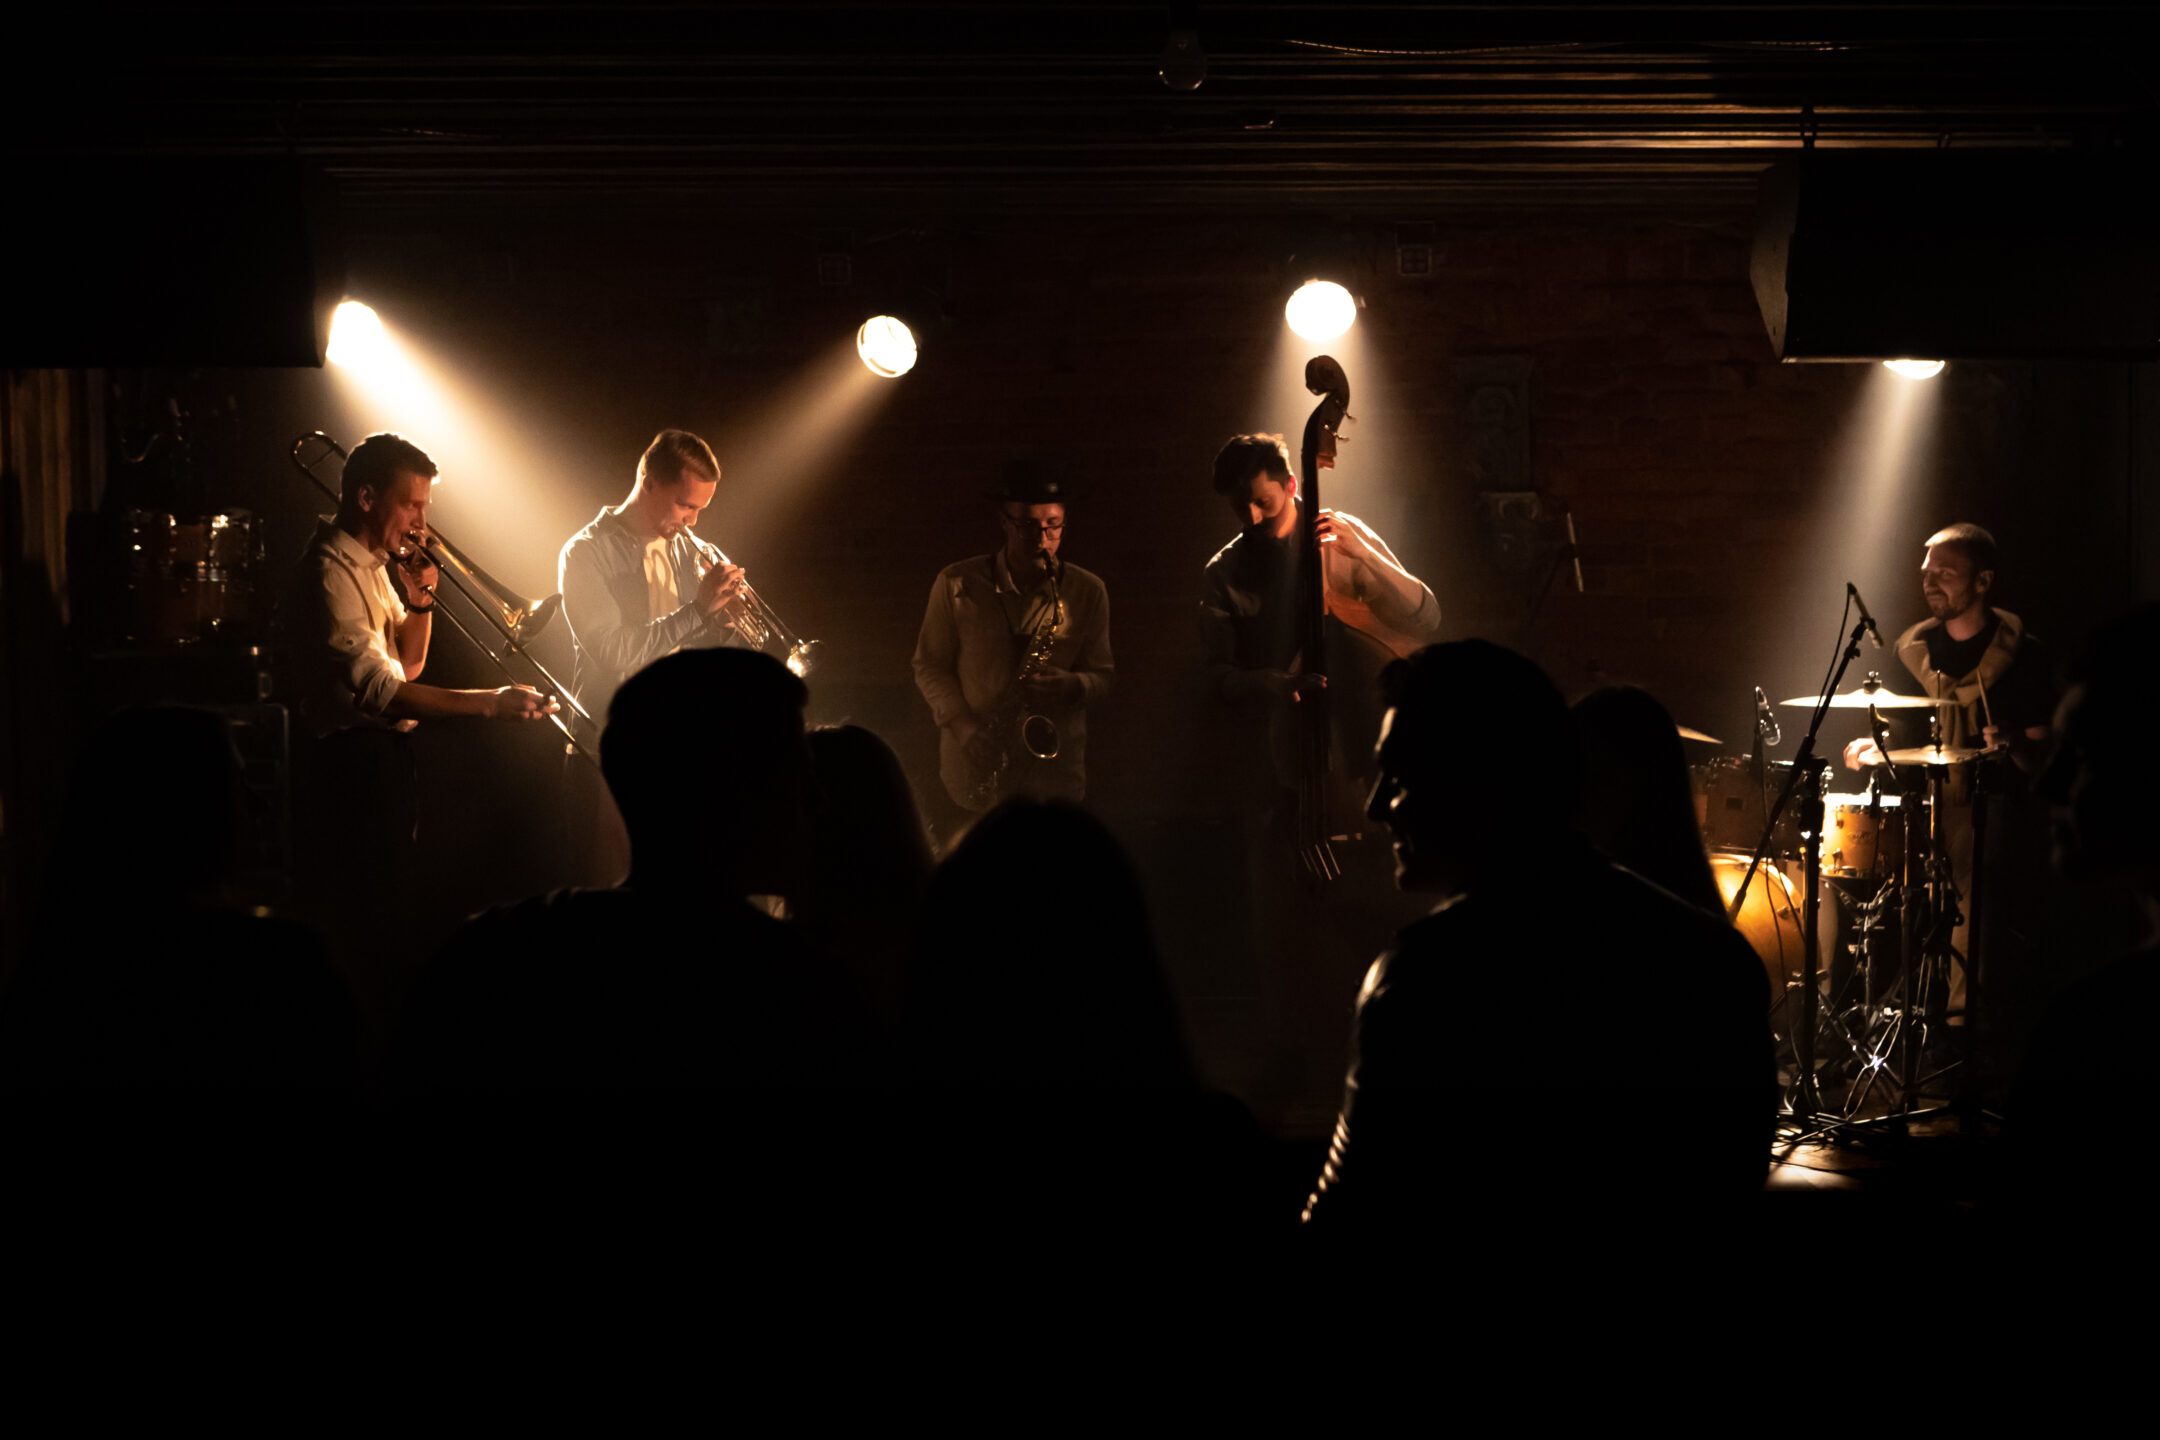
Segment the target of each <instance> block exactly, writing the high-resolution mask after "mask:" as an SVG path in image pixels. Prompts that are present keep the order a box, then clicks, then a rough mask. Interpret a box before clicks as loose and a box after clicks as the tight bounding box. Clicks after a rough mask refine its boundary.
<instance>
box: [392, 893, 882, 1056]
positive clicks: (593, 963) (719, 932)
mask: <svg viewBox="0 0 2160 1440" xmlns="http://www.w3.org/2000/svg"><path fill="white" fill-rule="evenodd" d="M859 1025H860V1019H859V1007H858V1006H856V1005H855V1004H854V1003H853V1002H852V1000H851V998H850V996H849V994H848V992H846V990H845V987H844V985H843V983H842V982H841V981H840V979H839V977H838V976H837V975H836V973H835V971H834V969H833V967H832V966H831V965H830V963H829V962H827V961H826V960H825V959H824V957H823V956H822V955H820V954H819V953H818V952H816V951H814V950H812V949H811V948H810V947H808V946H807V945H805V944H804V943H803V942H802V941H801V940H799V939H798V938H797V937H796V936H795V935H793V934H792V933H791V932H790V931H789V930H788V928H787V927H786V926H784V925H782V924H781V923H780V922H779V921H777V920H774V919H773V918H772V917H770V916H768V915H765V914H762V913H761V912H759V911H757V910H754V909H752V908H751V907H750V906H749V905H747V904H744V903H743V902H741V901H739V900H729V899H722V900H717V901H716V900H713V899H710V898H708V897H702V896H694V897H673V896H661V897H654V896H648V895H640V894H638V893H636V892H633V891H629V890H568V891H558V892H556V893H554V894H552V895H548V896H546V897H543V898H541V899H536V900H528V901H524V902H522V903H520V904H516V905H511V906H506V907H503V908H501V909H498V910H493V911H489V912H487V913H486V914H483V915H481V916H480V917H478V918H477V919H475V920H473V921H472V922H471V923H470V924H468V925H467V926H466V927H465V928H464V929H463V930H462V931H460V932H459V933H458V934H457V935H456V936H455V937H453V938H452V940H451V941H450V943H449V944H448V945H447V946H446V947H445V948H444V950H443V951H442V953H441V954H440V955H439V956H438V957H437V959H436V961H435V963H434V964H432V965H431V966H430V967H429V969H428V972H427V974H426V975H424V976H423V978H422V981H421V983H420V984H419V985H418V986H416V987H415V990H414V994H413V997H412V1001H411V1003H410V1005H409V1006H408V1009H407V1014H406V1017H405V1024H404V1027H403V1030H404V1033H403V1036H402V1043H401V1047H400V1050H401V1056H402V1061H403V1065H402V1069H403V1071H404V1074H405V1080H406V1083H407V1085H408V1086H410V1087H414V1088H418V1089H422V1090H426V1089H435V1088H447V1089H502V1090H528V1089H544V1090H545V1089H569V1090H616V1089H625V1088H627V1089H646V1088H663V1089H671V1088H704V1087H712V1086H719V1087H723V1088H739V1087H744V1086H750V1087H756V1086H763V1085H779V1084H798V1085H799V1084H805V1083H807V1084H812V1085H815V1084H817V1083H819V1082H820V1081H821V1080H823V1079H825V1078H826V1077H827V1076H829V1075H830V1073H831V1070H832V1062H831V1059H830V1056H829V1055H828V1053H827V1051H828V1045H827V1043H826V1042H827V1041H828V1040H829V1041H831V1042H833V1043H834V1044H835V1045H844V1044H845V1042H846V1039H847V1037H850V1036H852V1035H853V1034H854V1033H856V1032H857V1030H858V1029H859Z"/></svg>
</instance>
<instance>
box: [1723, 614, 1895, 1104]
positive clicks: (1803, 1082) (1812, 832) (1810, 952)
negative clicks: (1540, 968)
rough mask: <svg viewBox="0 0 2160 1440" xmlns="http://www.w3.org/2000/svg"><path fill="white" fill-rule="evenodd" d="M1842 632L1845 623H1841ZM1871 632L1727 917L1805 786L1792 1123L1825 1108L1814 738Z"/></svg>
mask: <svg viewBox="0 0 2160 1440" xmlns="http://www.w3.org/2000/svg"><path fill="white" fill-rule="evenodd" d="M1852 608H1853V607H1852V598H1851V596H1850V595H1849V594H1848V596H1847V597H1846V602H1845V613H1846V614H1847V615H1850V614H1851V613H1852ZM1839 625H1840V628H1841V629H1842V628H1843V620H1842V618H1841V619H1840V622H1839ZM1867 632H1868V620H1867V617H1866V616H1865V614H1863V615H1862V616H1861V618H1860V619H1858V620H1856V621H1854V622H1853V627H1852V631H1851V633H1850V634H1849V635H1847V636H1846V639H1845V646H1844V650H1843V651H1842V652H1841V653H1840V655H1839V657H1838V661H1837V664H1836V665H1835V666H1834V667H1832V669H1831V672H1830V675H1829V677H1828V678H1827V679H1826V680H1825V681H1824V684H1823V689H1822V693H1821V695H1820V696H1819V697H1818V698H1817V699H1816V702H1815V713H1814V715H1813V716H1811V717H1810V718H1809V720H1808V729H1807V734H1806V735H1805V736H1803V737H1802V738H1801V741H1800V749H1799V750H1798V752H1796V753H1795V754H1794V755H1793V759H1792V772H1791V773H1790V774H1789V775H1787V776H1786V778H1785V786H1784V788H1783V789H1782V790H1780V791H1779V792H1778V798H1777V803H1776V804H1775V805H1773V806H1772V807H1771V808H1770V812H1769V814H1767V815H1766V816H1765V817H1764V818H1763V833H1762V838H1761V839H1760V840H1759V841H1757V842H1756V845H1755V855H1754V858H1753V859H1752V860H1750V861H1749V862H1748V868H1747V873H1746V874H1745V875H1743V876H1741V877H1740V886H1739V888H1738V889H1737V890H1736V891H1734V892H1733V898H1732V905H1731V908H1730V909H1729V910H1728V911H1727V912H1726V914H1727V918H1728V919H1737V918H1738V917H1739V914H1740V907H1741V905H1742V904H1743V903H1744V902H1745V901H1746V900H1747V892H1748V886H1749V884H1750V883H1752V882H1753V880H1754V879H1755V872H1756V871H1757V870H1759V869H1761V868H1762V863H1763V861H1764V860H1765V859H1767V858H1768V857H1769V854H1770V844H1771V839H1772V837H1773V836H1775V835H1776V834H1777V824H1778V821H1779V820H1780V819H1782V818H1783V817H1784V814H1785V807H1786V806H1787V805H1789V804H1791V803H1792V800H1793V797H1794V795H1795V794H1797V793H1799V791H1800V788H1801V785H1802V784H1803V783H1805V785H1806V787H1807V790H1806V794H1805V795H1804V796H1803V797H1802V799H1801V802H1800V835H1801V838H1802V840H1803V842H1804V847H1803V848H1804V853H1805V855H1806V862H1805V863H1806V865H1807V900H1806V908H1804V909H1803V910H1802V911H1801V912H1800V946H1801V950H1802V952H1803V954H1802V958H1801V967H1802V969H1801V980H1800V1021H1799V1023H1798V1024H1797V1025H1795V1026H1794V1027H1793V1046H1794V1068H1795V1072H1796V1073H1795V1077H1794V1081H1793V1090H1792V1099H1791V1102H1790V1107H1789V1108H1790V1110H1791V1112H1792V1116H1793V1118H1794V1119H1796V1120H1799V1121H1802V1122H1806V1121H1808V1120H1811V1119H1813V1118H1814V1116H1815V1114H1816V1112H1817V1111H1818V1110H1819V1109H1820V1107H1821V1099H1822V1097H1821V1095H1820V1093H1819V1091H1818V1087H1817V1079H1816V1075H1815V1031H1816V1027H1817V1025H1818V1024H1819V1017H1820V1013H1821V1008H1822V994H1821V986H1822V957H1821V955H1820V954H1819V953H1818V951H1817V949H1816V946H1817V944H1818V942H1819V940H1820V931H1821V928H1822V927H1821V920H1820V906H1821V904H1822V828H1823V801H1822V792H1823V777H1824V776H1825V775H1826V774H1827V773H1828V771H1829V768H1830V766H1829V762H1828V761H1827V760H1825V759H1823V758H1822V757H1821V756H1819V755H1817V754H1816V753H1815V737H1816V736H1817V735H1818V734H1819V733H1820V732H1821V730H1822V727H1823V720H1824V719H1825V718H1826V717H1827V716H1828V715H1829V714H1830V700H1831V697H1833V696H1834V695H1836V694H1837V691H1838V686H1839V685H1840V684H1841V683H1843V681H1844V679H1845V671H1846V669H1847V668H1848V667H1849V666H1851V664H1852V662H1853V661H1855V660H1857V659H1859V658H1860V641H1861V638H1862V637H1863V636H1865V635H1866V634H1867Z"/></svg>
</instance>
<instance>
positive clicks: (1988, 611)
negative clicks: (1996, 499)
mask: <svg viewBox="0 0 2160 1440" xmlns="http://www.w3.org/2000/svg"><path fill="white" fill-rule="evenodd" d="M1996 575H1997V551H1996V547H1995V537H1994V536H1992V535H1990V534H1989V533H1988V532H1987V531H1985V530H1983V529H1981V528H1980V527H1979V526H1978V525H1971V524H1966V523H1963V522H1960V523H1958V524H1956V525H1948V526H1945V527H1944V528H1942V529H1940V530H1938V531H1936V532H1935V533H1934V534H1933V535H1930V536H1929V537H1928V538H1927V552H1926V555H1925V557H1924V558H1923V559H1922V561H1921V563H1920V594H1921V598H1922V599H1923V600H1924V601H1925V602H1926V603H1927V608H1928V618H1927V619H1925V620H1922V621H1920V622H1919V623H1918V624H1916V625H1914V626H1912V627H1911V628H1910V629H1908V630H1907V631H1905V633H1904V634H1902V635H1900V636H1898V638H1897V644H1896V645H1895V647H1894V648H1895V649H1896V651H1897V656H1898V659H1900V660H1902V661H1904V662H1905V668H1906V669H1907V670H1909V671H1911V672H1912V675H1913V678H1914V679H1915V680H1917V681H1918V682H1919V683H1920V689H1921V691H1922V692H1923V693H1924V694H1926V695H1928V696H1930V697H1931V698H1934V699H1937V700H1941V701H1943V702H1944V703H1943V704H1942V705H1940V706H1938V707H1936V712H1935V713H1936V714H1938V715H1939V716H1940V721H1939V724H1938V727H1937V734H1936V735H1934V736H1933V737H1930V736H1928V735H1926V734H1905V735H1901V734H1899V733H1898V731H1897V727H1898V726H1899V724H1900V723H1901V719H1902V717H1898V716H1897V712H1895V711H1892V712H1888V713H1887V714H1886V715H1885V717H1884V718H1885V720H1886V722H1887V723H1888V724H1890V725H1891V726H1892V735H1893V739H1894V740H1896V741H1899V742H1901V743H1904V744H1909V745H1912V746H1919V745H1924V744H1926V743H1927V742H1928V741H1929V739H1930V738H1932V739H1934V740H1935V741H1936V742H1937V743H1939V744H1941V745H1942V746H1944V747H1946V748H1949V749H1976V750H1993V749H1996V748H1997V747H2007V748H2008V749H2009V751H2010V753H2011V755H2012V756H2013V758H2015V759H2016V760H2017V762H2018V764H2019V766H2020V767H2021V768H2023V769H2025V770H2028V771H2029V770H2031V769H2032V768H2033V767H2034V765H2035V763H2036V762H2037V761H2038V759H2039V749H2040V747H2041V746H2042V745H2043V744H2044V742H2045V741H2046V740H2047V737H2048V721H2049V718H2050V717H2051V716H2053V714H2054V713H2055V694H2054V687H2053V681H2052V677H2051V675H2050V673H2049V670H2048V666H2047V662H2046V660H2045V658H2044V656H2043V655H2042V653H2041V651H2040V646H2039V642H2038V641H2037V640H2035V639H2034V638H2033V636H2032V635H2031V633H2030V632H2028V631H2027V630H2026V628H2025V622H2024V621H2023V620H2022V619H2020V618H2019V617H2018V616H2016V615H2013V614H2011V613H2010V612H2009V611H2008V610H1998V609H1996V608H1995V607H1994V606H1993V605H1992V604H1990V603H1989V599H1988V597H1989V596H1990V595H1992V594H1993V593H1994V590H1995V578H1996ZM1913 713H1914V714H1915V715H1924V714H1925V712H1920V711H1915V712H1913ZM1902 723H1904V724H1906V725H1917V724H1919V723H1924V722H1921V721H1903V722H1902ZM1881 763H1882V751H1881V750H1880V749H1879V748H1878V747H1877V745H1876V743H1875V741H1874V740H1872V739H1865V740H1855V741H1853V742H1852V743H1851V744H1849V745H1847V746H1846V747H1845V764H1846V766H1847V767H1848V768H1849V769H1853V770H1858V769H1860V768H1861V767H1862V766H1866V765H1879V764H1881Z"/></svg>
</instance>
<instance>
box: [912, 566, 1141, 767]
mask: <svg viewBox="0 0 2160 1440" xmlns="http://www.w3.org/2000/svg"><path fill="white" fill-rule="evenodd" d="M1058 584H1059V593H1060V596H1061V598H1062V599H1063V600H1064V603H1065V612H1064V616H1063V618H1062V620H1060V622H1059V624H1058V628H1057V634H1056V637H1055V639H1054V640H1053V642H1052V644H1051V647H1050V663H1051V664H1053V665H1055V666H1057V667H1058V668H1059V669H1061V670H1070V671H1072V672H1073V673H1074V674H1075V675H1077V676H1079V677H1080V687H1081V701H1080V704H1078V705H1076V706H1072V707H1070V708H1067V707H1062V706H1061V707H1058V708H1057V710H1056V712H1055V713H1053V714H1052V715H1051V716H1050V718H1051V719H1052V720H1054V721H1056V722H1057V727H1058V735H1059V744H1058V755H1057V758H1056V759H1055V760H1052V761H1049V762H1047V764H1046V765H1045V766H1044V768H1043V773H1042V774H1040V775H1039V776H1037V777H1036V778H1037V784H1036V788H1037V789H1038V790H1039V791H1040V792H1041V793H1045V794H1051V795H1056V796H1059V797H1061V798H1064V799H1071V800H1078V799H1079V798H1080V797H1081V796H1082V795H1083V794H1085V793H1086V789H1087V772H1086V756H1087V707H1088V706H1089V705H1092V704H1094V703H1096V702H1097V701H1099V700H1101V699H1102V697H1103V696H1105V695H1107V694H1108V693H1109V691H1110V675H1111V671H1112V668H1113V666H1112V664H1111V659H1110V593H1109V591H1107V590H1105V589H1104V588H1103V583H1102V581H1101V580H1100V579H1099V578H1097V577H1096V576H1095V575H1094V574H1092V573H1091V572H1089V571H1086V570H1083V569H1081V568H1080V567H1079V566H1077V565H1065V566H1062V567H1061V568H1060V570H1059V581H1058ZM1048 590H1049V587H1048V585H1047V583H1044V584H1038V585H1037V586H1035V587H1034V588H1033V589H1032V590H1030V591H1028V592H1027V593H1025V594H1023V593H1021V591H1020V590H1019V589H1018V588H1017V587H1016V586H1015V585H1014V583H1013V579H1012V575H1011V572H1009V571H1008V570H1007V569H1006V567H1005V557H1004V554H1003V552H1002V551H1001V552H998V553H995V554H990V555H977V556H976V557H974V558H973V559H972V560H961V561H959V562H957V563H955V564H952V565H948V566H946V567H945V568H944V569H943V570H940V571H939V572H938V577H937V580H936V582H935V583H934V584H932V585H931V587H930V603H929V607H928V608H927V609H926V610H925V611H924V612H923V623H922V633H921V634H920V635H919V636H918V637H917V638H916V641H915V688H916V689H918V690H920V691H922V697H923V699H924V700H927V701H928V702H929V703H930V714H931V717H932V718H933V719H935V720H936V721H937V723H938V727H939V730H940V734H939V736H938V773H939V776H940V778H942V779H943V780H944V782H945V788H946V790H947V791H948V792H950V793H951V795H952V797H953V798H954V800H956V801H959V802H960V803H962V804H965V803H966V801H965V798H964V797H965V796H966V795H967V794H968V793H969V792H970V791H971V790H972V789H974V788H975V785H976V783H977V780H978V778H979V777H978V776H976V774H975V773H974V768H973V767H972V766H971V765H970V764H969V763H968V757H967V754H966V752H965V751H964V750H963V749H962V747H961V745H960V742H959V741H958V740H957V739H955V738H954V735H953V732H952V730H951V729H950V728H949V727H950V726H951V725H952V722H953V721H954V720H956V719H958V718H959V717H960V716H961V715H963V714H966V713H968V712H970V711H972V712H973V713H975V714H977V715H984V714H987V713H988V712H989V711H991V710H992V709H994V708H995V707H996V705H997V703H998V700H999V698H1000V697H1001V696H1003V695H1004V693H1005V691H1006V688H1007V687H1008V686H1010V685H1011V684H1012V682H1013V678H1014V677H1015V676H1016V675H1018V674H1019V673H1020V657H1021V656H1022V655H1023V654H1024V653H1026V642H1025V640H1024V639H1023V638H1022V637H1023V635H1024V634H1028V633H1032V627H1031V626H1029V625H1028V623H1027V622H1028V621H1029V620H1031V619H1037V618H1038V617H1039V616H1040V614H1041V607H1042V606H1043V605H1046V604H1047V603H1048Z"/></svg>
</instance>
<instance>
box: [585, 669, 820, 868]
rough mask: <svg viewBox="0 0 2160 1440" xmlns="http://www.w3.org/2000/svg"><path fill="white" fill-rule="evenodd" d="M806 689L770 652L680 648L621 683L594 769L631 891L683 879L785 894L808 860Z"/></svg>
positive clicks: (808, 808)
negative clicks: (613, 818) (618, 830)
mask: <svg viewBox="0 0 2160 1440" xmlns="http://www.w3.org/2000/svg"><path fill="white" fill-rule="evenodd" d="M808 699H809V692H808V691H807V690H805V689H804V688H803V683H802V681H801V680H799V679H797V678H796V677H795V676H794V675H792V674H790V673H789V672H788V669H787V667H786V666H784V665H782V664H781V663H780V662H779V661H777V660H775V659H773V658H772V657H771V656H770V655H762V654H759V653H758V652H756V651H753V650H735V649H721V650H684V651H681V652H679V653H677V654H674V655H670V656H667V657H666V658H664V659H661V660H656V661H654V662H653V663H652V664H651V665H648V666H646V667H645V668H644V669H643V670H640V671H639V672H638V673H637V674H635V675H633V676H631V677H630V679H629V680H627V681H626V682H624V684H623V687H622V688H621V689H620V690H618V691H616V692H615V698H614V701H613V703H611V704H610V705H609V707H608V724H607V729H606V731H605V732H604V733H603V734H602V735H601V737H600V768H601V771H602V773H603V774H605V775H606V777H607V782H608V789H609V790H611V791H612V792H613V793H614V796H615V804H616V807H617V808H618V809H620V810H621V811H622V817H623V826H624V828H625V829H626V830H628V831H629V834H630V879H631V883H632V884H633V885H637V884H640V883H650V882H652V881H655V880H659V879H663V878H673V877H686V876H695V877H697V878H698V880H699V882H700V883H701V884H704V885H706V886H709V887H712V888H714V889H717V890H720V891H723V892H731V893H735V894H752V895H757V894H785V893H787V892H788V891H790V890H792V889H794V888H795V886H796V885H797V884H798V883H799V880H800V877H801V875H802V872H803V869H804V867H805V866H806V865H807V863H808V859H809V851H810V823H809V813H810V808H811V798H812V789H811V778H810V756H809V748H808V746H807V745H806V744H805V743H804V740H803V717H802V712H803V705H804V703H805V702H806V701H807V700H808Z"/></svg>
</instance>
